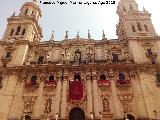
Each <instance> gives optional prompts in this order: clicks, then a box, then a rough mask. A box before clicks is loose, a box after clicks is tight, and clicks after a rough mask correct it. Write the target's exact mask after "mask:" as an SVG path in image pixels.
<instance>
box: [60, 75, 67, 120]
mask: <svg viewBox="0 0 160 120" xmlns="http://www.w3.org/2000/svg"><path fill="white" fill-rule="evenodd" d="M63 78H64V79H63V86H62V98H61V100H62V103H61V117H62V119H63V118H64V119H65V118H66V116H67V114H66V112H67V85H68V84H67V83H68V74H64V75H63Z"/></svg>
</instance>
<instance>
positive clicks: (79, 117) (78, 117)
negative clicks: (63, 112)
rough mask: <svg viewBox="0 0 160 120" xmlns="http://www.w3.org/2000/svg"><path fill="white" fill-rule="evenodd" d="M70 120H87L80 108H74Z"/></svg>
mask: <svg viewBox="0 0 160 120" xmlns="http://www.w3.org/2000/svg"><path fill="white" fill-rule="evenodd" d="M69 120H85V113H84V111H83V110H82V109H80V108H73V109H71V111H70V113H69Z"/></svg>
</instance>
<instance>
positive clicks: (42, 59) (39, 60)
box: [38, 56, 44, 64]
mask: <svg viewBox="0 0 160 120" xmlns="http://www.w3.org/2000/svg"><path fill="white" fill-rule="evenodd" d="M43 62H44V56H39V58H38V64H43Z"/></svg>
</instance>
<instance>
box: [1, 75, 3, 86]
mask: <svg viewBox="0 0 160 120" xmlns="http://www.w3.org/2000/svg"><path fill="white" fill-rule="evenodd" d="M2 84H3V83H2V77H1V76H0V88H2Z"/></svg>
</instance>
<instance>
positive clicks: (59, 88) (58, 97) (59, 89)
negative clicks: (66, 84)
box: [54, 75, 62, 115]
mask: <svg viewBox="0 0 160 120" xmlns="http://www.w3.org/2000/svg"><path fill="white" fill-rule="evenodd" d="M57 80H58V82H57V87H56V99H55V103H56V104H55V108H54V110H55V111H54V112H55V113H54V115H55V114H56V113H58V114H60V101H61V87H62V85H61V84H62V83H61V75H59V76H58V78H57Z"/></svg>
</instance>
